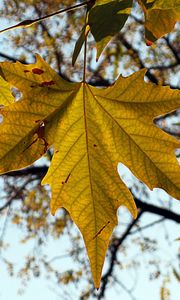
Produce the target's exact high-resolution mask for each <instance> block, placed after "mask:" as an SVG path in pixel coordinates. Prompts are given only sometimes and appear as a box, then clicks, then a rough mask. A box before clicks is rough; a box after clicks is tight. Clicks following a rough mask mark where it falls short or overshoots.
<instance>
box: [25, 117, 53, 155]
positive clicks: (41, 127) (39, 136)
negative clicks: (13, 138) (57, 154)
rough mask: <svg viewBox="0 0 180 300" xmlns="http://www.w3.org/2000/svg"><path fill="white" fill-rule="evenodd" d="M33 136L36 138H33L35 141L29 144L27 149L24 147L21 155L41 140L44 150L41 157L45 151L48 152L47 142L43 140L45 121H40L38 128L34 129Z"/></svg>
mask: <svg viewBox="0 0 180 300" xmlns="http://www.w3.org/2000/svg"><path fill="white" fill-rule="evenodd" d="M37 122H38V121H37ZM34 134H36V136H37V138H35V140H34V141H32V143H30V145H29V146H28V147H26V148H25V149H24V150H23V152H22V153H24V152H25V151H26V150H27V149H29V148H30V147H31V146H32V145H33V144H35V143H36V142H37V141H38V140H42V141H43V144H44V150H43V151H44V152H43V153H42V154H41V155H43V154H45V153H46V151H47V150H48V146H49V144H48V142H47V141H46V139H45V121H40V123H39V126H38V128H37V129H36V131H35V132H34Z"/></svg>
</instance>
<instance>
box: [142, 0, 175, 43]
mask: <svg viewBox="0 0 180 300" xmlns="http://www.w3.org/2000/svg"><path fill="white" fill-rule="evenodd" d="M138 2H139V4H140V5H141V7H142V9H143V11H144V14H145V33H146V38H147V39H148V40H150V41H152V42H154V41H155V40H157V39H158V38H160V37H162V36H163V35H165V34H166V33H169V32H171V31H172V30H173V28H174V25H175V24H176V22H177V21H179V20H180V2H179V1H178V0H155V1H147V0H139V1H138Z"/></svg>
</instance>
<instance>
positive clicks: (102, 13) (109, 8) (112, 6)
mask: <svg viewBox="0 0 180 300" xmlns="http://www.w3.org/2000/svg"><path fill="white" fill-rule="evenodd" d="M131 8H132V0H116V1H105V0H103V1H102V0H100V1H96V4H95V5H94V6H93V7H92V8H91V10H90V12H89V16H88V24H89V26H90V30H91V33H92V35H93V36H94V39H95V41H96V47H97V59H98V58H99V57H100V55H101V53H102V51H103V50H104V48H105V46H106V45H107V43H108V42H109V41H110V40H111V38H112V37H113V36H114V35H115V34H117V33H118V32H119V31H120V30H121V29H122V28H123V26H124V24H125V22H126V21H127V18H128V16H129V14H130V12H131Z"/></svg>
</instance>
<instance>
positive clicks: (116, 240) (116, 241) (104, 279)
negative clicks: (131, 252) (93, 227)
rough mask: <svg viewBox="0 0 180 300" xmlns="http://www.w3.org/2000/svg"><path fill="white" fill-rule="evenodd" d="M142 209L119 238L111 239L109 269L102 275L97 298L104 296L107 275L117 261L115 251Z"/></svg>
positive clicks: (109, 274)
mask: <svg viewBox="0 0 180 300" xmlns="http://www.w3.org/2000/svg"><path fill="white" fill-rule="evenodd" d="M142 213H143V211H140V212H139V214H138V216H137V218H136V219H135V220H133V221H132V222H131V223H130V224H129V226H128V227H127V229H126V231H125V232H124V234H123V235H122V237H121V238H119V239H115V240H114V241H113V244H112V245H111V246H110V248H111V249H110V252H111V258H110V264H109V269H108V270H107V272H106V273H105V274H104V275H103V276H102V279H101V282H102V285H101V289H100V293H99V295H98V296H97V298H98V300H100V299H102V298H103V297H104V294H105V290H106V286H107V284H108V279H109V277H111V276H112V273H113V271H114V267H115V263H116V261H117V252H118V250H119V247H120V246H121V245H122V243H123V242H124V240H125V239H126V238H127V236H128V235H129V233H130V231H131V229H132V228H133V226H134V225H135V224H136V223H137V222H138V221H139V219H140V217H141V216H142Z"/></svg>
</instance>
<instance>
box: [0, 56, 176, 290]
mask: <svg viewBox="0 0 180 300" xmlns="http://www.w3.org/2000/svg"><path fill="white" fill-rule="evenodd" d="M0 73H1V75H2V76H3V78H4V79H5V80H6V81H8V82H9V83H10V84H11V86H15V87H16V88H18V89H19V90H20V91H21V93H22V98H21V99H20V100H19V101H17V102H15V103H13V104H10V105H8V106H7V107H3V108H1V109H0V114H1V115H2V116H3V122H2V123H1V124H0V137H1V139H0V141H1V147H0V172H1V173H4V172H7V171H10V170H15V169H19V168H23V167H26V166H27V165H29V164H32V163H33V162H34V161H35V160H37V159H38V158H39V157H40V156H42V155H43V154H44V153H45V152H46V150H47V149H48V148H49V147H50V146H53V147H54V155H53V159H52V162H51V165H50V167H49V170H48V173H47V174H46V176H45V178H44V179H43V184H47V183H48V184H50V186H51V189H52V200H51V211H52V213H53V214H55V212H56V210H57V209H58V208H60V207H64V208H66V209H67V210H68V212H69V213H70V215H71V217H72V219H73V220H74V222H75V223H76V224H77V226H78V227H79V229H80V231H81V233H82V235H83V238H84V241H85V244H86V248H87V252H88V256H89V259H90V264H91V269H92V274H93V279H94V283H95V286H96V287H99V285H100V277H101V271H102V266H103V262H104V257H105V253H106V250H107V247H108V243H109V239H110V236H111V234H112V231H113V229H114V226H115V225H116V224H117V209H118V207H119V206H120V205H125V206H126V207H127V208H128V209H129V211H130V212H131V214H132V216H133V217H136V211H137V210H136V205H135V203H134V200H133V197H132V195H131V193H130V191H129V190H128V188H127V187H126V186H125V184H124V183H123V182H122V180H121V179H120V177H119V175H118V172H117V164H118V162H121V163H123V164H125V165H126V166H127V167H128V168H129V169H130V170H131V171H132V172H133V173H134V175H136V176H137V177H138V178H139V179H140V180H141V181H143V182H144V183H146V184H147V185H148V186H149V188H150V189H153V188H154V187H160V188H163V189H164V190H166V191H167V192H168V193H169V194H170V195H172V196H173V197H175V198H179V197H180V176H179V165H178V162H177V160H176V157H175V155H174V151H175V149H176V148H178V147H179V146H180V143H179V142H178V141H177V140H176V139H175V138H173V137H171V136H169V135H168V134H166V133H165V132H163V131H162V130H160V129H159V128H157V127H156V126H155V124H154V123H153V119H154V118H155V117H156V116H158V115H160V114H165V113H167V112H169V111H172V110H175V109H177V108H178V107H179V106H180V93H179V91H176V90H171V89H170V88H168V87H159V86H156V85H154V84H147V83H145V82H144V74H145V71H144V70H143V71H139V72H137V73H135V74H133V75H131V76H130V77H128V78H123V77H120V78H119V79H118V80H117V82H116V83H115V84H114V85H112V86H111V87H109V88H105V89H98V88H94V87H92V86H90V85H88V84H87V83H85V82H81V83H73V84H71V83H68V82H66V81H64V80H63V79H62V78H61V77H60V76H59V75H58V74H56V72H55V71H53V70H52V69H51V68H50V66H49V65H47V64H46V63H45V62H44V61H43V60H42V59H41V58H40V57H39V56H37V62H36V63H35V64H31V65H23V64H21V63H19V62H17V63H8V62H3V63H0Z"/></svg>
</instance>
